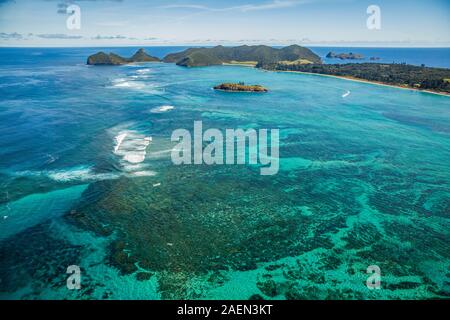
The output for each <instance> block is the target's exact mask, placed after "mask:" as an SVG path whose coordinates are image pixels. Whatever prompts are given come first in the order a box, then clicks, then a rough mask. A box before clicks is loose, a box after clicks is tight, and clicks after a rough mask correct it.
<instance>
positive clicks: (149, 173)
mask: <svg viewBox="0 0 450 320" xmlns="http://www.w3.org/2000/svg"><path fill="white" fill-rule="evenodd" d="M132 175H134V176H137V177H153V176H156V172H155V171H150V170H147V171H136V172H133V173H132Z"/></svg>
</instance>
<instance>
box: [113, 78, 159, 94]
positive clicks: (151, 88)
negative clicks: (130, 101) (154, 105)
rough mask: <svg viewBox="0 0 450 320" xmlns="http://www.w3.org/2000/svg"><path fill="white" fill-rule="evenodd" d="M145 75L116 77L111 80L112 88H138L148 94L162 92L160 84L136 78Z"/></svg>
mask: <svg viewBox="0 0 450 320" xmlns="http://www.w3.org/2000/svg"><path fill="white" fill-rule="evenodd" d="M145 78H147V76H144V75H141V76H129V77H127V78H118V79H114V80H113V81H112V88H119V89H131V90H138V91H142V92H145V93H150V94H163V93H164V91H163V90H159V89H160V86H159V85H158V84H155V83H147V82H143V81H138V80H144V79H145Z"/></svg>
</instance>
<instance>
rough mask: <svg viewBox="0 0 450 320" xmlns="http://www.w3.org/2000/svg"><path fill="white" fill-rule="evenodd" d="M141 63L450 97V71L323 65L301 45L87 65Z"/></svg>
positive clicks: (141, 55)
mask: <svg viewBox="0 0 450 320" xmlns="http://www.w3.org/2000/svg"><path fill="white" fill-rule="evenodd" d="M329 57H333V58H338V59H352V60H354V59H361V58H362V56H361V55H358V54H355V53H350V54H334V53H330V54H329ZM371 60H374V59H371ZM142 62H165V63H176V64H177V65H179V66H183V67H206V66H218V65H240V66H251V67H255V68H260V69H264V70H269V71H290V72H301V73H313V74H322V75H329V76H335V77H341V78H346V79H351V80H359V81H367V82H373V83H379V84H385V85H392V86H398V87H402V88H408V89H416V90H426V91H430V92H435V93H441V94H447V95H448V94H450V69H445V68H431V67H426V66H413V65H407V64H386V63H348V64H323V63H322V60H321V58H320V57H319V56H318V55H317V54H315V53H314V52H312V51H311V50H310V49H308V48H305V47H301V46H299V45H291V46H288V47H284V48H280V49H278V48H272V47H269V46H264V45H259V46H247V45H243V46H238V47H224V46H216V47H213V48H189V49H187V50H184V51H182V52H178V53H171V54H168V55H167V56H165V57H164V58H163V59H162V60H160V59H158V58H156V57H153V56H150V55H148V54H147V53H146V52H145V51H144V49H139V50H138V52H136V54H134V55H133V56H132V57H131V58H123V57H121V56H119V55H116V54H114V53H109V54H106V53H104V52H99V53H96V54H94V55H92V56H90V57H89V58H88V61H87V63H88V64H89V65H123V64H129V63H142ZM223 85H227V86H226V87H223V88H224V89H223V90H226V91H252V89H251V88H245V87H242V86H241V87H240V88H241V89H246V90H238V88H239V84H222V85H221V86H223ZM244 86H245V85H244ZM247 87H248V86H247ZM220 89H222V88H220ZM220 89H218V90H220ZM264 89H265V88H264ZM266 90H267V89H266ZM255 91H256V90H255Z"/></svg>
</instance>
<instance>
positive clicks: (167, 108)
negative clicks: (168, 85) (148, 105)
mask: <svg viewBox="0 0 450 320" xmlns="http://www.w3.org/2000/svg"><path fill="white" fill-rule="evenodd" d="M173 109H175V107H174V106H169V105H167V106H160V107H157V108H153V109H152V110H150V112H151V113H163V112H167V111H170V110H173Z"/></svg>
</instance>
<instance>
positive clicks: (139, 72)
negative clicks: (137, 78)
mask: <svg viewBox="0 0 450 320" xmlns="http://www.w3.org/2000/svg"><path fill="white" fill-rule="evenodd" d="M151 72H152V69H148V68H147V69H139V70H136V73H137V74H149V73H151Z"/></svg>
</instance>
